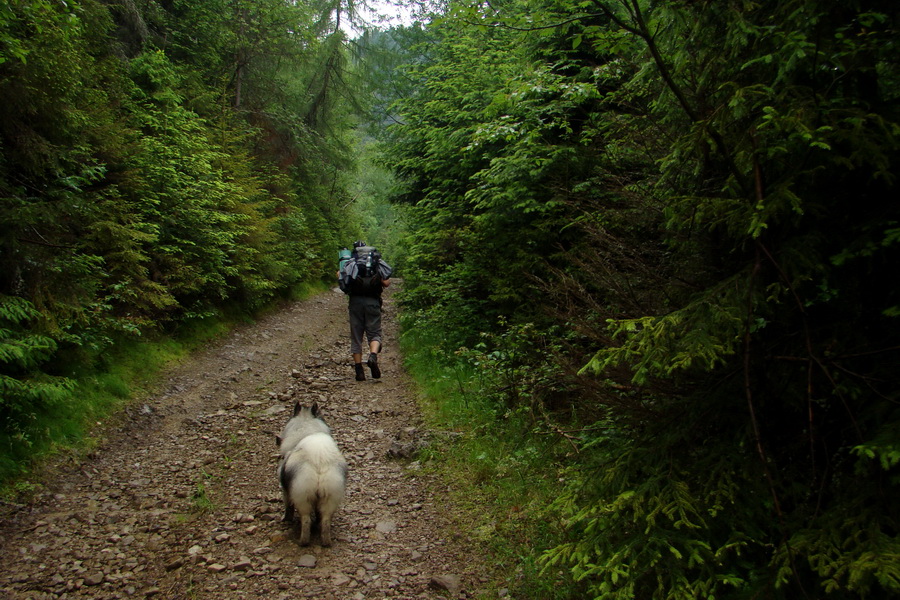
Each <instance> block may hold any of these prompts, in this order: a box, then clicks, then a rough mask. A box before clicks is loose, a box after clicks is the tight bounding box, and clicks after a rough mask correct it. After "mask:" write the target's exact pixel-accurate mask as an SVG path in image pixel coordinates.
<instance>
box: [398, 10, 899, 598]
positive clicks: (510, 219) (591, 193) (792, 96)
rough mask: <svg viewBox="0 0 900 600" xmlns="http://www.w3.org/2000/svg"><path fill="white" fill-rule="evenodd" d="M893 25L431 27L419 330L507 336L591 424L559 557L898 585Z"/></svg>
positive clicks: (736, 21)
mask: <svg viewBox="0 0 900 600" xmlns="http://www.w3.org/2000/svg"><path fill="white" fill-rule="evenodd" d="M898 25H900V23H898V7H897V6H896V5H895V3H892V2H888V1H879V0H871V1H868V0H867V1H856V2H850V3H847V2H830V1H829V2H819V1H812V0H791V1H789V2H782V1H779V2H776V1H774V0H773V1H763V2H749V1H740V0H739V1H734V2H725V3H722V2H682V1H663V2H657V1H652V2H651V1H646V0H590V1H587V2H570V1H566V0H558V1H548V0H511V1H508V2H502V3H499V4H494V3H491V4H486V3H473V4H469V3H465V2H459V3H452V4H451V8H450V10H449V13H448V15H447V16H446V17H445V18H444V19H442V20H441V21H440V22H439V23H437V24H435V25H434V26H433V27H431V28H430V29H429V34H430V35H431V36H432V39H431V43H430V44H427V45H425V46H424V47H423V48H422V50H421V60H420V61H419V62H418V63H417V64H415V65H413V66H412V67H410V69H409V72H408V74H407V77H409V78H411V79H413V80H415V81H417V82H418V83H417V87H416V90H417V91H416V93H414V94H413V95H411V96H409V97H408V98H406V99H404V100H403V101H402V102H401V110H400V117H399V119H400V121H401V124H399V125H397V126H396V127H394V128H393V132H392V136H393V137H392V152H393V156H394V157H395V158H394V165H395V169H396V171H397V173H398V174H399V175H400V176H401V177H402V178H403V179H404V182H405V189H404V193H403V194H402V195H401V196H400V197H399V198H398V200H400V201H402V202H405V203H407V204H408V205H410V211H411V215H412V223H413V227H414V231H413V236H414V237H413V241H412V246H411V251H410V258H411V263H412V264H411V265H410V267H409V269H407V275H408V281H407V285H408V288H409V289H408V291H407V293H406V303H407V307H408V310H409V315H410V319H411V320H410V321H409V322H408V326H409V327H429V328H431V329H433V330H435V331H437V332H438V336H437V337H439V338H440V337H442V338H443V339H444V340H445V342H444V343H445V344H446V347H445V350H450V351H452V350H454V349H456V348H457V347H459V346H468V347H470V348H471V347H473V346H474V345H475V344H479V343H484V342H483V340H481V339H480V337H479V335H478V333H479V332H484V331H494V332H502V331H504V330H506V329H508V331H509V332H510V333H511V334H513V335H514V338H518V340H519V341H518V342H517V346H516V349H518V350H520V352H518V353H506V354H501V355H498V356H502V357H503V358H502V359H501V360H505V361H507V362H515V361H521V362H519V363H517V364H513V365H512V366H513V367H516V368H518V369H519V371H518V372H519V373H520V374H521V376H522V377H521V380H522V382H524V383H521V384H520V385H519V386H518V387H517V390H516V391H517V394H518V396H516V398H518V401H519V402H529V403H531V404H530V405H531V406H532V407H533V406H535V405H541V406H543V407H544V408H545V409H550V410H552V409H557V410H559V409H562V410H559V412H557V413H556V417H555V418H563V416H562V415H564V414H572V413H575V414H577V418H578V419H580V420H581V421H582V422H583V423H585V424H591V423H592V424H593V425H588V426H587V427H585V428H584V433H583V434H582V437H581V439H580V450H581V452H580V453H579V455H578V460H577V462H576V463H575V464H573V465H572V466H571V468H570V472H569V473H568V474H567V476H566V480H567V481H569V482H570V483H569V484H568V485H567V488H566V491H565V493H564V494H563V496H562V497H561V499H560V501H559V503H558V506H556V507H555V509H554V510H555V511H556V512H555V514H557V515H558V516H559V517H560V518H561V521H562V523H564V525H565V529H566V534H565V535H566V536H567V538H568V539H566V540H565V541H564V542H563V543H561V544H560V545H559V546H557V547H555V548H550V549H547V551H546V554H545V557H544V558H545V561H546V565H547V566H548V573H549V572H555V569H556V568H558V567H559V566H564V567H566V568H567V572H568V573H569V574H570V576H571V577H572V578H573V579H574V580H576V581H579V582H581V585H583V586H584V590H585V591H586V593H589V594H590V595H591V596H592V597H602V598H635V597H637V598H650V597H653V598H696V597H715V598H726V597H729V598H730V597H741V598H744V597H785V598H798V597H807V598H811V597H822V596H824V595H828V596H829V597H839V598H855V597H888V596H891V595H894V594H896V593H897V592H898V591H900V567H898V565H900V561H898V560H897V559H898V556H900V542H898V537H897V536H898V525H900V523H898V518H900V514H898V505H897V503H896V502H895V501H894V500H893V499H894V498H895V497H896V495H897V492H898V489H897V484H898V478H897V477H898V468H900V464H898V463H900V412H898V400H900V398H898V395H897V390H898V389H900V380H898V376H900V370H898V369H897V368H896V366H897V364H898V358H900V323H898V317H900V294H898V291H900V290H898V287H897V283H896V269H897V265H898V264H900V261H898V259H900V256H898V254H900V243H898V242H900V235H898V228H897V223H898V222H900V221H898V219H900V213H898V204H897V201H896V197H897V193H898V190H897V180H896V173H897V169H898V150H900V147H898V133H900V127H898V124H900V123H898V116H900V115H898V106H900V104H898V100H900V98H898V95H900V70H898V64H897V60H896V52H897V48H898V34H897V27H898ZM528 324H530V325H528ZM526 325H527V326H526ZM526 335H527V337H525V338H523V337H522V336H526ZM560 336H564V338H565V345H564V346H563V347H562V348H563V350H562V351H554V352H552V353H549V352H548V353H544V352H542V351H541V349H542V347H544V346H543V344H544V342H545V341H546V340H548V339H551V338H556V341H557V342H558V339H559V337H560ZM504 339H506V340H507V341H508V340H509V339H510V337H509V336H506V337H504ZM544 363H557V368H558V372H560V373H569V375H568V376H566V377H563V378H558V379H556V380H555V381H553V382H551V383H550V384H548V383H547V382H546V381H537V380H535V379H533V378H531V379H529V373H534V372H537V371H540V368H541V367H540V365H541V364H544ZM576 372H577V374H576ZM528 385H531V387H530V388H528V389H526V390H525V391H526V392H527V393H526V394H524V395H523V394H522V391H523V390H522V388H523V387H527V386H528ZM498 408H503V407H498ZM501 414H503V411H502V410H499V409H498V415H501ZM553 566H555V567H553Z"/></svg>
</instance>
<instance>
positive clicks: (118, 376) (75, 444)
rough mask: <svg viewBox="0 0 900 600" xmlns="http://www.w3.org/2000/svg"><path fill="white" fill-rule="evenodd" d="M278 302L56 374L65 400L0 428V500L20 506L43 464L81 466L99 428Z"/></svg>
mask: <svg viewBox="0 0 900 600" xmlns="http://www.w3.org/2000/svg"><path fill="white" fill-rule="evenodd" d="M325 288H326V286H325V284H315V285H304V286H300V287H298V288H297V289H295V290H292V291H291V293H290V294H289V296H288V299H289V300H291V301H296V300H300V299H303V298H305V297H309V296H311V295H313V294H315V293H318V292H320V291H323V290H324V289H325ZM283 302H284V301H283V300H278V301H275V302H273V303H272V304H271V305H268V306H266V307H263V308H262V309H260V310H259V311H257V312H255V313H252V314H251V313H247V312H246V311H243V310H241V309H239V308H234V309H231V310H228V311H223V312H222V314H221V315H220V316H217V317H210V318H206V319H198V320H195V321H190V322H185V323H184V324H182V325H181V326H180V327H179V328H178V330H177V331H175V332H172V333H168V334H166V333H159V332H154V333H151V334H148V335H145V336H142V337H129V338H120V339H117V340H115V341H114V343H113V344H112V345H111V346H110V347H109V348H108V349H107V350H106V351H105V352H104V353H103V354H102V355H101V356H98V357H95V358H94V359H93V360H90V361H85V360H79V361H72V364H71V366H69V367H67V368H66V367H65V366H63V365H61V366H60V371H61V372H62V373H63V374H64V375H65V376H66V377H67V378H68V379H69V380H71V381H72V382H74V390H73V391H72V393H71V394H69V395H68V396H67V397H66V398H65V400H64V401H60V402H57V403H56V404H55V405H54V406H52V407H48V408H45V409H43V410H34V411H32V413H31V415H29V416H30V419H29V421H28V422H27V423H16V424H15V426H14V427H10V426H4V427H0V500H8V501H9V500H17V499H22V498H23V497H27V496H28V494H30V493H32V492H34V491H35V490H37V489H39V488H40V478H41V474H40V472H41V467H42V466H44V465H46V464H47V463H48V461H51V460H53V459H55V458H74V459H75V460H80V459H82V458H83V457H84V456H85V455H87V454H89V453H90V451H91V450H92V449H93V448H95V447H96V446H97V444H98V443H99V441H100V438H99V437H98V435H99V432H102V431H103V427H104V422H105V421H107V420H108V419H109V418H110V417H111V416H112V415H114V414H116V413H117V412H118V411H121V410H122V409H124V408H125V407H126V406H129V405H131V404H134V403H137V402H139V401H141V400H142V399H144V398H147V397H148V396H150V395H152V394H153V393H155V392H157V391H158V389H157V387H158V386H159V385H160V383H161V381H160V377H161V374H162V373H163V372H164V371H165V370H166V369H167V368H170V367H172V366H174V365H176V364H178V363H179V362H181V361H183V360H185V359H186V358H188V357H189V356H190V355H191V354H192V353H193V352H196V351H197V350H199V349H201V348H203V347H204V346H206V345H208V344H209V343H211V342H212V341H214V340H215V339H217V338H219V337H221V336H223V335H225V334H226V333H228V332H230V331H231V330H232V329H234V328H235V327H237V326H239V325H241V324H244V323H249V322H252V321H254V320H255V319H258V318H260V317H261V316H263V315H265V314H267V313H268V312H270V311H272V310H275V309H277V308H278V307H279V306H281V305H282V303H283ZM6 425H8V424H6Z"/></svg>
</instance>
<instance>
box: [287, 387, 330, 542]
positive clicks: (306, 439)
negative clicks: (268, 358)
mask: <svg viewBox="0 0 900 600" xmlns="http://www.w3.org/2000/svg"><path fill="white" fill-rule="evenodd" d="M275 441H276V443H277V444H278V454H279V457H278V469H277V475H278V481H279V482H280V483H281V492H282V495H283V496H284V520H285V521H286V522H288V523H291V522H292V521H293V520H294V510H295V509H296V511H297V513H298V514H299V515H300V544H301V545H303V546H306V545H308V544H309V540H310V535H311V529H312V521H313V518H315V517H318V519H319V529H320V531H321V534H322V545H323V546H330V545H331V517H332V515H334V513H335V511H337V509H338V507H340V505H341V502H343V500H344V490H345V489H346V482H347V461H345V460H344V457H343V455H342V454H341V451H340V450H339V449H338V447H337V444H335V442H334V439H332V437H331V429H330V428H329V427H328V425H326V424H325V421H323V420H322V418H321V417H320V416H319V406H318V404H317V403H313V405H312V406H311V407H309V408H307V407H305V406H301V405H300V403H299V402H298V403H297V404H296V405H295V406H294V415H293V416H292V417H291V419H290V420H289V421H288V422H287V423H286V424H285V426H284V429H283V430H282V431H281V435H279V436H275Z"/></svg>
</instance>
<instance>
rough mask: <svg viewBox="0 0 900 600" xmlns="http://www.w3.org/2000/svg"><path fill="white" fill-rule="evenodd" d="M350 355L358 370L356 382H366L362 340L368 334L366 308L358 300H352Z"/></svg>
mask: <svg viewBox="0 0 900 600" xmlns="http://www.w3.org/2000/svg"><path fill="white" fill-rule="evenodd" d="M349 306H350V308H349V314H350V354H351V355H352V356H353V366H354V369H355V370H356V380H357V381H365V379H366V375H365V372H364V371H363V367H362V351H363V349H362V340H363V335H364V334H365V332H366V312H365V311H366V306H365V304H364V303H362V302H360V301H359V300H358V299H357V298H354V297H352V296H351V298H350V305H349Z"/></svg>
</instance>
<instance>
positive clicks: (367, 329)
mask: <svg viewBox="0 0 900 600" xmlns="http://www.w3.org/2000/svg"><path fill="white" fill-rule="evenodd" d="M349 310H350V354H362V351H363V350H362V348H363V346H362V343H363V335H365V336H366V338H368V340H369V343H370V344H371V343H372V342H378V344H379V351H380V346H381V298H370V297H368V296H350V309H349Z"/></svg>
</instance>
